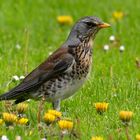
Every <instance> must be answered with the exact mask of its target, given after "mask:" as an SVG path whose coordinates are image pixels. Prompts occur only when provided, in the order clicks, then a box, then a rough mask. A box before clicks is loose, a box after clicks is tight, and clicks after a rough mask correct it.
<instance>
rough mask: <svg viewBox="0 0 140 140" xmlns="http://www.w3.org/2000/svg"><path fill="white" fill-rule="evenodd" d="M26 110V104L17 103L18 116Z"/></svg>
mask: <svg viewBox="0 0 140 140" xmlns="http://www.w3.org/2000/svg"><path fill="white" fill-rule="evenodd" d="M27 108H28V104H26V103H19V104H18V105H17V108H16V110H17V111H18V113H19V114H22V113H24V112H25V111H26V110H27Z"/></svg>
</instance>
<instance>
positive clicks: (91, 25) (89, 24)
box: [86, 22, 96, 27]
mask: <svg viewBox="0 0 140 140" xmlns="http://www.w3.org/2000/svg"><path fill="white" fill-rule="evenodd" d="M86 24H87V25H88V26H89V27H93V26H96V24H94V23H92V22H87V23H86Z"/></svg>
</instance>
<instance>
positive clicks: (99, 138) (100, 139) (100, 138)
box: [91, 136, 103, 140]
mask: <svg viewBox="0 0 140 140" xmlns="http://www.w3.org/2000/svg"><path fill="white" fill-rule="evenodd" d="M91 140H103V137H97V136H96V137H92V139H91Z"/></svg>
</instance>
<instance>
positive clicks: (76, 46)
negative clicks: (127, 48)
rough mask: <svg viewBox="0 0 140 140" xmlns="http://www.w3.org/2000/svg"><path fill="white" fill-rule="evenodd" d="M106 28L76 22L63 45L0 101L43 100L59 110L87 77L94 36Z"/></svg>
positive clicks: (97, 21)
mask: <svg viewBox="0 0 140 140" xmlns="http://www.w3.org/2000/svg"><path fill="white" fill-rule="evenodd" d="M109 26H110V25H109V24H107V23H104V22H102V21H101V20H100V19H99V18H97V17H94V16H88V17H84V18H82V19H80V20H79V21H77V22H76V23H75V25H74V26H73V28H72V30H71V32H70V34H69V36H68V38H67V40H66V41H65V42H64V44H63V45H62V46H61V47H60V48H59V49H57V50H56V51H55V52H54V53H53V54H52V55H51V56H49V57H48V59H47V60H46V61H44V62H43V63H42V64H40V65H39V66H38V67H37V68H36V69H34V70H33V71H32V72H31V73H30V74H28V75H27V76H26V77H25V79H24V80H23V81H22V82H21V83H20V84H19V85H17V86H16V87H14V88H13V89H11V90H10V91H8V92H7V93H5V94H3V95H1V96H0V100H15V103H16V104H17V103H19V102H23V101H25V100H27V99H29V98H31V99H35V100H38V99H41V98H42V97H44V98H45V100H46V101H48V102H52V104H53V108H54V109H56V110H60V101H61V100H63V99H65V98H68V97H70V96H71V95H73V94H74V93H75V92H76V91H77V90H78V89H79V88H80V87H81V86H82V85H83V83H84V82H85V80H86V79H87V77H88V75H89V72H90V69H91V65H92V40H93V39H94V38H95V35H96V33H97V32H98V31H99V30H100V29H101V28H106V27H109Z"/></svg>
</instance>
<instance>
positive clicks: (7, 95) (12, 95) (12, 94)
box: [0, 91, 19, 101]
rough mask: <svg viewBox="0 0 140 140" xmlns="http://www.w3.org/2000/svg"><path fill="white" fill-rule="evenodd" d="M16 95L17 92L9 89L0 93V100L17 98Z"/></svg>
mask: <svg viewBox="0 0 140 140" xmlns="http://www.w3.org/2000/svg"><path fill="white" fill-rule="evenodd" d="M18 95H19V94H17V92H13V91H9V92H6V93H4V94H2V95H0V101H2V100H13V99H16V98H18Z"/></svg>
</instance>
